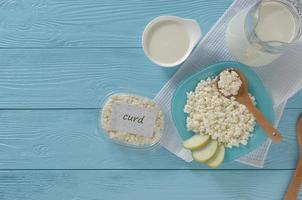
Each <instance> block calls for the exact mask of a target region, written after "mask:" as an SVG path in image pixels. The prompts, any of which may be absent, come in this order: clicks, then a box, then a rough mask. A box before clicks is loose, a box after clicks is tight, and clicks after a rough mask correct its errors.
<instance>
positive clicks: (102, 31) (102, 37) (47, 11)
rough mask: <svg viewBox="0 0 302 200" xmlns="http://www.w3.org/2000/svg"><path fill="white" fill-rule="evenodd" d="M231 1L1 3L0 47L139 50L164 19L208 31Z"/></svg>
mask: <svg viewBox="0 0 302 200" xmlns="http://www.w3.org/2000/svg"><path fill="white" fill-rule="evenodd" d="M231 2H232V0H215V1H208V0H193V1H192V0H185V1H184V0H181V1H167V0H158V1H141V0H131V1H109V0H106V1H99V0H85V1H83V0H73V1H58V0H45V1H39V0H27V1H2V2H0V13H1V14H0V19H1V24H0V29H1V32H0V47H9V48H11V47H140V46H141V34H142V32H143V30H144V27H145V26H146V24H147V23H148V22H149V21H150V20H151V19H153V18H154V17H156V16H159V15H176V16H180V17H185V18H192V19H196V20H198V22H199V23H200V24H201V26H202V27H203V31H204V32H207V31H208V30H209V28H210V27H211V26H212V25H213V24H214V23H215V22H216V20H217V19H218V18H219V17H220V16H221V15H222V13H223V12H224V11H225V9H226V8H227V7H228V5H229V4H230V3H231Z"/></svg>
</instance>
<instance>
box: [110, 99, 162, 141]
mask: <svg viewBox="0 0 302 200" xmlns="http://www.w3.org/2000/svg"><path fill="white" fill-rule="evenodd" d="M156 115H157V110H156V109H152V108H142V107H138V106H134V105H129V104H127V103H114V104H113V105H112V113H111V117H110V124H109V125H110V129H111V130H113V131H120V132H124V133H132V134H136V135H140V136H146V137H152V136H153V132H154V126H155V121H156Z"/></svg>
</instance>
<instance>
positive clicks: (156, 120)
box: [99, 93, 164, 148]
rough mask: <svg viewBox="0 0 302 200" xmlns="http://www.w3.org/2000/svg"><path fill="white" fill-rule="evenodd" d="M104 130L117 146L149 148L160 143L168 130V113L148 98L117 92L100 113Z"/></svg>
mask: <svg viewBox="0 0 302 200" xmlns="http://www.w3.org/2000/svg"><path fill="white" fill-rule="evenodd" d="M99 123H100V131H101V132H102V134H104V135H106V136H107V137H108V138H109V139H110V140H112V141H113V142H115V143H118V144H121V145H124V146H129V147H134V148H148V147H151V146H154V145H155V144H158V142H159V141H160V139H161V137H162V134H163V130H164V114H163V112H162V111H161V109H160V108H159V107H158V106H157V104H156V103H155V102H154V101H153V100H151V99H149V98H146V97H142V96H138V95H132V94H126V93H116V94H112V95H110V96H109V97H108V98H107V99H106V101H105V103H104V104H103V106H102V110H101V112H100V119H99Z"/></svg>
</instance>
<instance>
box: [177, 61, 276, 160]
mask: <svg viewBox="0 0 302 200" xmlns="http://www.w3.org/2000/svg"><path fill="white" fill-rule="evenodd" d="M230 67H233V68H235V69H238V70H239V71H240V72H242V73H243V74H244V75H245V76H246V79H247V81H248V84H249V92H250V93H251V94H252V95H253V96H255V98H256V102H257V107H258V109H259V110H260V111H261V112H262V113H263V114H264V115H265V116H266V117H267V118H268V120H269V121H270V122H272V123H273V122H274V120H275V116H274V110H273V102H272V100H271V98H270V95H269V94H268V93H267V91H266V89H265V88H264V86H263V84H262V81H261V80H260V78H259V77H258V76H257V74H256V73H255V72H254V71H253V70H251V69H250V68H249V67H247V66H245V65H243V64H241V63H237V62H221V63H217V64H214V65H211V66H209V67H206V68H205V69H203V70H201V71H199V72H197V73H195V74H194V75H192V76H190V77H188V78H187V79H185V80H184V81H183V82H182V83H180V85H179V86H178V87H177V89H176V91H175V93H174V96H173V99H172V109H171V110H172V118H173V121H174V124H175V126H176V128H177V130H178V131H179V133H180V135H181V136H182V138H183V139H184V140H185V139H188V138H190V137H191V136H192V135H193V134H194V133H193V132H191V131H188V130H187V128H186V118H187V114H186V113H184V111H183V109H184V106H185V105H186V102H187V94H186V93H187V92H189V91H193V90H194V89H195V87H196V86H197V83H198V82H199V81H200V80H205V79H207V78H208V77H214V76H217V75H218V74H219V73H220V72H221V71H223V70H224V69H227V68H230ZM253 134H254V135H253V137H251V138H250V139H249V141H248V144H247V145H245V146H243V145H241V146H240V147H237V148H236V147H234V148H232V149H230V148H226V155H225V159H224V162H229V161H233V160H235V159H237V158H239V157H240V156H243V155H245V154H247V153H249V152H251V151H253V150H254V149H257V148H258V147H259V146H260V145H261V144H263V143H264V142H265V140H266V139H267V136H266V134H265V133H264V132H263V130H262V129H261V128H260V127H259V125H258V124H256V127H255V130H254V132H253Z"/></svg>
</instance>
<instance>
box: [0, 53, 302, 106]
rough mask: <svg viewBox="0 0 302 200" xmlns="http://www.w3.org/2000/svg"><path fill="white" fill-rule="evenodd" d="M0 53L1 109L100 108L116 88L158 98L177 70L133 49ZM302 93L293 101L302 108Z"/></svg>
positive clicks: (116, 90)
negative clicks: (158, 94) (157, 62)
mask: <svg viewBox="0 0 302 200" xmlns="http://www.w3.org/2000/svg"><path fill="white" fill-rule="evenodd" d="M0 55H1V60H0V91H1V95H0V108H6V109H7V108H98V107H100V105H101V104H102V102H103V101H104V99H105V98H106V95H108V94H110V93H112V92H130V93H137V94H141V95H144V96H148V97H151V98H152V97H153V96H155V95H156V93H157V92H158V91H159V90H160V88H161V87H162V86H163V85H164V84H165V82H166V81H167V80H168V79H169V78H170V77H171V76H172V75H173V73H174V72H175V71H176V70H177V69H176V68H175V69H163V68H160V67H158V66H156V65H155V64H153V63H151V62H150V61H149V60H148V59H147V58H146V57H145V55H144V53H143V51H142V50H141V49H133V48H118V49H117V48H103V49H27V50H24V49H19V50H15V49H6V50H3V49H2V50H0ZM129 58H131V59H129ZM299 97H300V96H299ZM299 97H298V99H297V97H294V98H295V99H296V100H294V101H295V102H296V103H292V104H290V105H293V106H294V107H295V108H301V106H302V103H301V101H302V98H299ZM300 99H301V100H300Z"/></svg>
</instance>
